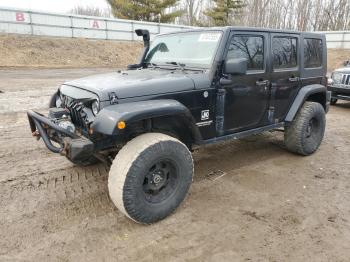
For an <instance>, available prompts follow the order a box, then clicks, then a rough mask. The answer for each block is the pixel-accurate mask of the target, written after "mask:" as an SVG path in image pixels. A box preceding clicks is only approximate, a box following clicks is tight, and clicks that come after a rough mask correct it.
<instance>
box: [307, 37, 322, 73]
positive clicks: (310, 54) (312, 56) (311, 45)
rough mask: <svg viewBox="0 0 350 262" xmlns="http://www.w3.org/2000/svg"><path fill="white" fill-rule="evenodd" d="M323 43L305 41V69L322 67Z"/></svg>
mask: <svg viewBox="0 0 350 262" xmlns="http://www.w3.org/2000/svg"><path fill="white" fill-rule="evenodd" d="M322 52H323V43H322V40H321V39H316V38H305V39H304V68H316V67H321V66H322V59H323V57H322Z"/></svg>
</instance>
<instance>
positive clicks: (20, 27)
mask: <svg viewBox="0 0 350 262" xmlns="http://www.w3.org/2000/svg"><path fill="white" fill-rule="evenodd" d="M138 28H141V29H148V30H149V31H150V34H151V37H152V36H154V35H156V34H159V33H166V32H171V31H175V30H182V29H186V28H190V27H187V26H180V25H172V24H162V23H151V22H141V21H132V20H124V19H110V18H102V17H94V16H81V15H67V14H57V13H44V12H38V11H28V10H21V9H5V8H0V33H15V34H26V35H39V36H59V37H82V38H92V39H106V40H135V39H134V38H135V32H134V30H135V29H138ZM138 40H139V39H138Z"/></svg>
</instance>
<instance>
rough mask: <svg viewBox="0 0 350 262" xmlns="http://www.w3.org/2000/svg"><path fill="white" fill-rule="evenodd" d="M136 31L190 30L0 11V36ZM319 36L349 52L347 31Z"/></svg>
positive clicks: (123, 35)
mask: <svg viewBox="0 0 350 262" xmlns="http://www.w3.org/2000/svg"><path fill="white" fill-rule="evenodd" d="M137 28H141V29H148V30H149V31H150V34H151V37H153V36H154V35H156V34H159V33H166V32H171V31H175V30H182V29H188V28H191V27H188V26H180V25H172V24H161V23H150V22H140V21H133V20H124V19H110V18H101V17H94V16H81V15H67V14H56V13H44V12H38V11H28V10H22V9H12V8H11V9H5V8H0V33H15V34H26V35H41V36H59V37H82V38H93V39H106V40H139V38H136V36H135V33H134V30H135V29H137ZM322 33H325V34H326V38H327V45H328V48H349V49H350V31H328V32H322Z"/></svg>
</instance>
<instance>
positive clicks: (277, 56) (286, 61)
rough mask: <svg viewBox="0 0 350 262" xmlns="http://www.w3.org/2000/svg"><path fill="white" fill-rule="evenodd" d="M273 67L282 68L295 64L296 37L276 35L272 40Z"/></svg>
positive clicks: (294, 65) (291, 66)
mask: <svg viewBox="0 0 350 262" xmlns="http://www.w3.org/2000/svg"><path fill="white" fill-rule="evenodd" d="M272 52H273V68H274V69H284V68H293V67H296V66H297V57H298V56H297V38H295V37H289V36H283V37H281V36H277V37H274V38H273V41H272Z"/></svg>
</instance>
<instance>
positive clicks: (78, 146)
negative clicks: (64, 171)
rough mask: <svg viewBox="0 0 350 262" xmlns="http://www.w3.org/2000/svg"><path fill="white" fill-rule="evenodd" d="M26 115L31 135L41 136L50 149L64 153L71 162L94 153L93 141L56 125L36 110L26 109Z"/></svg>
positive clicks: (79, 160)
mask: <svg viewBox="0 0 350 262" xmlns="http://www.w3.org/2000/svg"><path fill="white" fill-rule="evenodd" d="M27 115H28V120H29V125H30V129H31V131H32V135H33V136H36V137H37V138H38V139H40V138H42V139H43V141H44V143H45V145H46V147H47V148H48V149H49V150H50V151H52V152H54V153H59V154H61V155H65V156H67V158H68V159H70V160H71V161H73V162H81V161H84V160H87V159H89V158H90V157H91V156H93V155H94V143H93V142H92V141H91V140H89V139H87V138H85V137H82V136H78V135H77V134H75V133H72V132H70V131H68V130H66V129H64V128H62V127H60V126H58V125H57V124H55V123H54V122H53V121H52V120H51V119H50V118H48V117H45V116H43V115H41V114H39V113H37V112H34V111H28V112H27ZM52 142H55V143H56V144H57V145H54V144H53V143H52Z"/></svg>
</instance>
